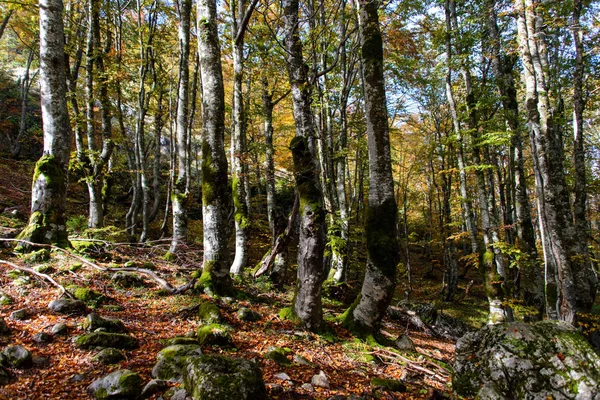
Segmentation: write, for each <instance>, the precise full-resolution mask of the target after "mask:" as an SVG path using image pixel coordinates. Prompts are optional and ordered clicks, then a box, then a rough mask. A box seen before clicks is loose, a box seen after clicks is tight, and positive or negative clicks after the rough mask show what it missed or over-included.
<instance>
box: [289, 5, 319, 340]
mask: <svg viewBox="0 0 600 400" xmlns="http://www.w3.org/2000/svg"><path fill="white" fill-rule="evenodd" d="M284 21H285V29H286V38H285V47H286V50H287V70H288V76H289V81H290V86H291V89H292V102H293V104H294V122H295V125H296V137H295V138H294V139H292V142H291V144H290V147H291V150H292V156H293V159H294V176H295V180H296V186H297V190H298V196H299V198H300V210H299V212H300V238H299V239H300V243H299V245H298V289H297V292H296V297H295V300H294V313H295V314H296V315H297V317H298V318H299V319H300V320H301V321H302V323H303V324H304V325H305V326H306V327H307V328H308V329H310V330H313V331H319V330H321V328H322V325H323V310H322V305H321V286H322V284H323V280H324V270H323V251H324V249H325V233H326V232H325V229H326V228H325V212H324V209H323V195H322V192H321V188H320V185H319V164H318V161H317V159H316V149H315V137H314V136H315V127H314V116H313V113H312V110H311V108H310V104H311V87H310V84H309V82H308V76H307V71H308V67H307V65H306V64H305V63H304V58H303V54H302V42H301V41H300V37H299V32H298V0H286V1H285V2H284Z"/></svg>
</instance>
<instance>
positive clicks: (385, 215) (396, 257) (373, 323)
mask: <svg viewBox="0 0 600 400" xmlns="http://www.w3.org/2000/svg"><path fill="white" fill-rule="evenodd" d="M356 5H357V8H358V21H359V28H360V33H361V45H362V55H361V56H362V62H363V77H364V85H365V88H364V89H365V116H366V123H367V139H368V147H369V178H370V182H369V206H368V209H367V220H366V222H365V235H366V238H367V252H368V258H367V269H366V272H365V279H364V282H363V285H362V290H361V293H360V297H359V298H358V299H357V301H356V302H355V304H354V305H353V306H352V307H351V308H350V309H349V310H348V311H347V313H346V315H345V319H344V325H346V326H348V327H350V328H351V329H353V330H355V331H357V332H358V333H361V334H363V335H366V336H368V335H372V334H374V333H375V332H376V330H377V329H378V327H379V324H380V323H381V319H382V318H383V316H384V313H385V310H386V309H387V307H388V306H389V304H390V301H391V300H392V296H393V294H394V288H395V286H396V266H397V265H398V262H399V261H400V246H399V243H398V226H397V215H398V208H397V205H396V200H395V198H394V180H393V178H392V167H391V154H390V140H389V128H388V113H387V106H386V97H385V85H384V76H383V41H382V37H381V32H380V30H379V18H378V15H377V8H378V5H379V3H378V2H377V1H373V0H370V1H369V0H367V1H365V0H357V2H356Z"/></svg>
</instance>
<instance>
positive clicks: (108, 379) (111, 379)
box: [88, 369, 142, 400]
mask: <svg viewBox="0 0 600 400" xmlns="http://www.w3.org/2000/svg"><path fill="white" fill-rule="evenodd" d="M88 392H89V393H91V394H93V395H94V397H95V398H96V399H98V400H103V399H136V398H138V397H139V395H140V394H141V392H142V378H141V377H140V376H139V375H138V374H137V373H135V372H133V371H131V370H128V369H122V370H119V371H115V372H112V373H110V374H108V375H106V376H104V377H102V378H100V379H98V380H97V381H94V382H92V384H91V385H90V386H89V387H88Z"/></svg>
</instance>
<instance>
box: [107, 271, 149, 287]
mask: <svg viewBox="0 0 600 400" xmlns="http://www.w3.org/2000/svg"><path fill="white" fill-rule="evenodd" d="M110 280H111V281H112V282H113V283H114V284H115V285H116V286H119V287H122V288H132V287H140V286H144V279H143V278H142V277H140V276H139V275H137V274H135V273H133V272H129V271H117V272H115V273H114V274H113V276H112V277H111V278H110Z"/></svg>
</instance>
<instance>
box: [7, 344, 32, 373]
mask: <svg viewBox="0 0 600 400" xmlns="http://www.w3.org/2000/svg"><path fill="white" fill-rule="evenodd" d="M2 354H3V355H4V359H5V362H6V364H7V365H8V366H10V367H14V368H25V367H29V366H31V363H32V361H33V357H32V356H31V352H30V351H29V350H27V349H26V348H25V347H23V346H18V345H17V346H7V347H6V348H5V349H4V350H3V351H2Z"/></svg>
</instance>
